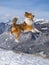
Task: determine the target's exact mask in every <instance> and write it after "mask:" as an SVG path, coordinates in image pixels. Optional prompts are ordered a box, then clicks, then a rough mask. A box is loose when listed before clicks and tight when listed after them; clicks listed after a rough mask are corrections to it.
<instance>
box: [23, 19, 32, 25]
mask: <svg viewBox="0 0 49 65" xmlns="http://www.w3.org/2000/svg"><path fill="white" fill-rule="evenodd" d="M24 21H25V22H26V23H27V24H28V25H32V24H33V21H32V20H30V19H29V18H25V20H24Z"/></svg>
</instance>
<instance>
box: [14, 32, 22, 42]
mask: <svg viewBox="0 0 49 65" xmlns="http://www.w3.org/2000/svg"><path fill="white" fill-rule="evenodd" d="M20 33H21V32H18V33H17V34H16V39H15V42H19V36H20Z"/></svg>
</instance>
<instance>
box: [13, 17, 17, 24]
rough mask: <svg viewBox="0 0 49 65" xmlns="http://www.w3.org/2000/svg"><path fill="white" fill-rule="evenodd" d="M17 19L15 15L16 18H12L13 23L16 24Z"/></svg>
mask: <svg viewBox="0 0 49 65" xmlns="http://www.w3.org/2000/svg"><path fill="white" fill-rule="evenodd" d="M17 20H18V18H16V17H14V18H13V19H12V25H15V24H16V22H17Z"/></svg>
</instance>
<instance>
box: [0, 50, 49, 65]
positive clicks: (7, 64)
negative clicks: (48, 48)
mask: <svg viewBox="0 0 49 65" xmlns="http://www.w3.org/2000/svg"><path fill="white" fill-rule="evenodd" d="M0 65H49V59H45V58H42V57H38V56H35V55H30V54H24V53H14V52H13V51H6V50H1V49H0Z"/></svg>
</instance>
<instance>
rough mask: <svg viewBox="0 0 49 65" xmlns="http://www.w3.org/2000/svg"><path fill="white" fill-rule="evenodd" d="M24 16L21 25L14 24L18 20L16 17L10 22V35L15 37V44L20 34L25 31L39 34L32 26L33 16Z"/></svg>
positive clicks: (30, 14) (29, 14)
mask: <svg viewBox="0 0 49 65" xmlns="http://www.w3.org/2000/svg"><path fill="white" fill-rule="evenodd" d="M24 16H25V19H24V22H23V23H22V24H16V22H17V20H18V18H16V17H14V18H13V20H12V29H11V34H14V35H15V37H16V39H15V41H16V42H18V40H19V36H20V34H21V32H26V31H32V32H33V33H36V32H40V31H39V30H37V29H36V28H35V27H34V24H33V19H34V15H32V13H28V12H25V14H24Z"/></svg>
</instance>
